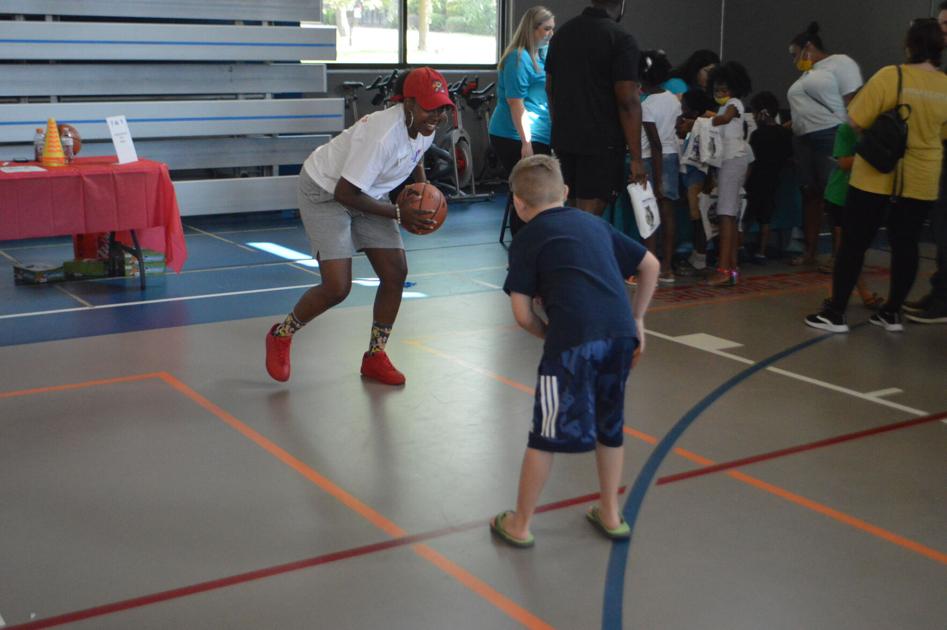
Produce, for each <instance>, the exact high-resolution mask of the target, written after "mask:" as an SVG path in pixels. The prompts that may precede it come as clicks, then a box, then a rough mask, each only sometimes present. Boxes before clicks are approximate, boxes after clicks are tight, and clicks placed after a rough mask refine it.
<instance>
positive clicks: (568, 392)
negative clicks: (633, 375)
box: [529, 337, 638, 453]
mask: <svg viewBox="0 0 947 630" xmlns="http://www.w3.org/2000/svg"><path fill="white" fill-rule="evenodd" d="M637 347H638V340H637V339H635V338H634V337H619V338H614V339H599V340H596V341H589V342H587V343H584V344H582V345H579V346H575V347H574V348H569V349H568V350H566V351H565V352H563V353H562V354H560V355H559V356H556V357H543V359H542V361H541V362H540V364H539V378H538V380H537V383H536V402H535V404H534V406H533V428H532V430H531V431H530V433H529V447H530V448H535V449H537V450H541V451H552V452H558V453H580V452H585V451H591V450H594V449H595V444H596V442H598V443H601V444H604V445H605V446H610V447H618V446H621V445H622V441H623V435H624V434H623V432H622V429H623V428H624V425H625V417H624V407H625V382H626V381H627V380H628V374H629V373H630V372H631V359H632V355H633V354H634V351H635V348H637Z"/></svg>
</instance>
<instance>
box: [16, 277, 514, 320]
mask: <svg viewBox="0 0 947 630" xmlns="http://www.w3.org/2000/svg"><path fill="white" fill-rule="evenodd" d="M277 264H285V263H277ZM505 268H506V267H502V266H501V267H477V268H474V269H460V270H457V271H437V272H431V273H418V274H411V275H410V276H408V277H409V278H430V277H434V276H449V275H455V274H463V273H472V272H475V271H487V270H492V269H505ZM313 286H315V285H313V284H294V285H292V286H287V287H269V288H266V289H250V290H247V291H225V292H222V293H207V294H202V295H185V296H181V297H173V298H161V299H157V300H137V301H135V302H119V303H115V304H98V305H90V306H85V307H75V308H59V309H53V310H49V311H32V312H29V313H11V314H9V315H0V320H3V319H17V318H20V317H38V316H40V315H60V314H62V313H77V312H81V311H93V310H100V309H106V308H124V307H126V306H142V305H147V304H160V303H162V302H187V301H190V300H206V299H210V298H217V297H230V296H234V295H252V294H255V293H270V292H274V291H292V290H294V289H308V288H310V287H313ZM496 288H497V289H499V288H500V287H496ZM414 297H417V296H414ZM77 299H78V298H77Z"/></svg>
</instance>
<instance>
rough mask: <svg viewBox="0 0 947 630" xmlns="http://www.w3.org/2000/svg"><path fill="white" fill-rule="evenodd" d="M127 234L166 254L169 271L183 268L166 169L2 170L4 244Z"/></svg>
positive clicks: (111, 162) (149, 165) (90, 165)
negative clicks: (93, 235) (8, 171)
mask: <svg viewBox="0 0 947 630" xmlns="http://www.w3.org/2000/svg"><path fill="white" fill-rule="evenodd" d="M11 166H20V164H15V165H11ZM127 230H135V231H136V233H137V235H138V239H139V242H140V243H141V246H142V247H143V248H148V249H153V250H156V251H159V252H163V253H164V255H165V260H166V261H167V264H168V267H170V268H171V269H174V270H175V271H180V270H181V268H182V267H183V266H184V261H185V260H187V246H186V245H185V242H184V229H183V227H182V226H181V213H180V211H179V209H178V201H177V197H176V196H175V194H174V185H173V184H172V183H171V177H170V176H169V175H168V167H167V166H166V165H164V164H162V163H160V162H152V161H151V160H139V161H137V162H132V163H130V164H117V163H116V158H115V157H94V158H78V159H76V161H75V162H73V163H72V164H70V165H69V166H65V167H61V168H50V169H48V170H46V171H42V172H36V173H4V172H2V171H0V240H17V239H23V238H37V237H42V236H61V235H67V234H87V233H89V232H112V231H115V232H122V231H127ZM120 238H121V240H123V241H125V240H126V239H125V237H123V236H121V235H120Z"/></svg>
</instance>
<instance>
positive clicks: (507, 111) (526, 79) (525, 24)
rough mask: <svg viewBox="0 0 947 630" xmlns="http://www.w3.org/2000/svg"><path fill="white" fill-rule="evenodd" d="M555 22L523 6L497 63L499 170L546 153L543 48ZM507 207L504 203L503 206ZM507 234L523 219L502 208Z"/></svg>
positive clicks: (493, 123)
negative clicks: (518, 21) (507, 223)
mask: <svg viewBox="0 0 947 630" xmlns="http://www.w3.org/2000/svg"><path fill="white" fill-rule="evenodd" d="M555 26H556V21H555V17H554V16H553V14H552V12H550V11H549V9H547V8H546V7H542V6H535V7H532V8H530V9H527V11H526V13H525V14H523V17H522V19H521V20H520V23H519V26H517V27H516V32H515V33H514V34H513V39H512V40H510V45H509V46H507V48H506V50H505V51H503V56H502V57H501V58H500V64H499V65H498V66H497V105H496V108H495V109H494V110H493V116H492V117H491V118H490V143H491V144H492V145H493V148H494V150H495V151H496V152H497V156H498V157H499V158H500V162H501V163H502V164H503V168H504V169H506V170H507V171H512V170H513V167H514V166H516V163H517V162H519V161H520V159H521V158H524V157H529V156H530V155H534V154H538V153H542V154H546V155H549V153H550V152H551V150H550V147H549V142H550V134H551V131H552V121H551V119H550V118H549V102H548V100H547V98H546V70H545V68H544V67H543V66H544V61H545V58H546V48H547V47H548V45H549V40H550V38H551V37H552V33H553V30H554V29H555ZM510 207H511V205H510V202H507V209H509V208H510ZM508 216H509V217H510V232H511V233H512V234H516V232H517V231H518V230H519V228H521V227H522V226H523V222H522V221H521V220H520V218H519V217H518V216H517V215H516V213H515V212H508Z"/></svg>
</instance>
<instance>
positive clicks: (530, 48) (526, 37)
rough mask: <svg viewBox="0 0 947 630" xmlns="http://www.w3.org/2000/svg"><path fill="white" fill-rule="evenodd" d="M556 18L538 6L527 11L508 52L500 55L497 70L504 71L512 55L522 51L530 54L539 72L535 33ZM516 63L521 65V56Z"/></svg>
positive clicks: (521, 19)
mask: <svg viewBox="0 0 947 630" xmlns="http://www.w3.org/2000/svg"><path fill="white" fill-rule="evenodd" d="M554 17H555V16H554V15H553V14H552V11H550V10H549V9H547V8H546V7H544V6H538V5H537V6H535V7H530V8H528V9H526V13H524V14H523V17H522V18H520V23H519V26H517V27H516V32H515V33H513V37H512V38H511V39H510V43H509V44H508V45H507V47H506V50H504V51H503V54H502V55H500V63H499V65H497V70H503V66H504V65H506V62H507V61H509V59H510V56H511V55H513V54H515V53H517V52H518V51H520V50H525V51H526V52H528V53H529V58H530V59H532V60H533V70H535V71H536V72H539V62H538V61H537V60H536V54H537V53H536V42H534V41H533V31H535V30H536V29H537V28H539V27H540V26H541V25H542V24H543V23H544V22H546V21H548V20H551V19H552V18H554ZM515 61H516V62H517V63H519V55H517V56H516V58H515Z"/></svg>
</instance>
